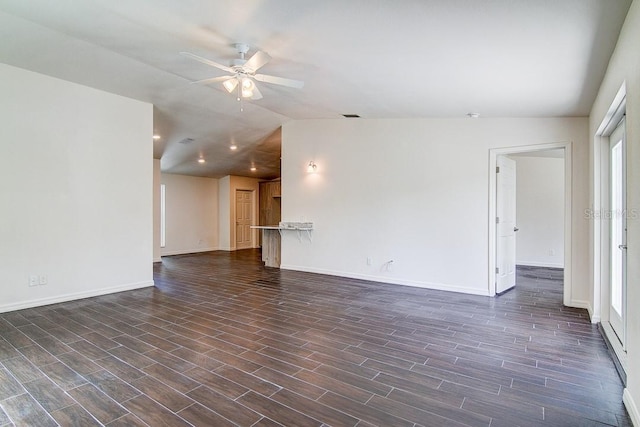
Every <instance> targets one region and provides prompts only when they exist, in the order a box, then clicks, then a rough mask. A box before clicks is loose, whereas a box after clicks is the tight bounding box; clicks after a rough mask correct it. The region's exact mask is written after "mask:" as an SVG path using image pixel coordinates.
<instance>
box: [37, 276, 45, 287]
mask: <svg viewBox="0 0 640 427" xmlns="http://www.w3.org/2000/svg"><path fill="white" fill-rule="evenodd" d="M38 284H39V285H46V284H47V276H40V277H38Z"/></svg>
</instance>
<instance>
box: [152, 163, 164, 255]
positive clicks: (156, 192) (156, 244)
mask: <svg viewBox="0 0 640 427" xmlns="http://www.w3.org/2000/svg"><path fill="white" fill-rule="evenodd" d="M160 177H161V175H160V159H153V262H160V261H162V260H161V259H160V253H161V249H160V183H161V178H160Z"/></svg>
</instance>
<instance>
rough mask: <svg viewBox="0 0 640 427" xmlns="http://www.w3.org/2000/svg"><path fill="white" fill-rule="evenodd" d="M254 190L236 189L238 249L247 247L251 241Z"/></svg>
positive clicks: (250, 244)
mask: <svg viewBox="0 0 640 427" xmlns="http://www.w3.org/2000/svg"><path fill="white" fill-rule="evenodd" d="M252 212H253V192H252V191H249V190H236V249H247V248H250V247H251V246H252V242H251V213H252Z"/></svg>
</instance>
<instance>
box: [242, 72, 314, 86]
mask: <svg viewBox="0 0 640 427" xmlns="http://www.w3.org/2000/svg"><path fill="white" fill-rule="evenodd" d="M253 77H254V78H255V79H256V80H258V81H259V82H265V83H272V84H274V85H281V86H287V87H293V88H296V89H302V87H303V86H304V82H302V81H300V80H293V79H285V78H284V77H276V76H269V75H267V74H256V75H255V76H253Z"/></svg>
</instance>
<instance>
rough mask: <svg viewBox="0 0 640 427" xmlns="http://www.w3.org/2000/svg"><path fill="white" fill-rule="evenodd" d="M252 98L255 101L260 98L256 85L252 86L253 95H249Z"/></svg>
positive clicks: (260, 94)
mask: <svg viewBox="0 0 640 427" xmlns="http://www.w3.org/2000/svg"><path fill="white" fill-rule="evenodd" d="M251 99H252V100H254V101H257V100H258V99H262V93H260V91H259V90H258V86H255V87H254V88H253V96H252V97H251Z"/></svg>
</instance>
